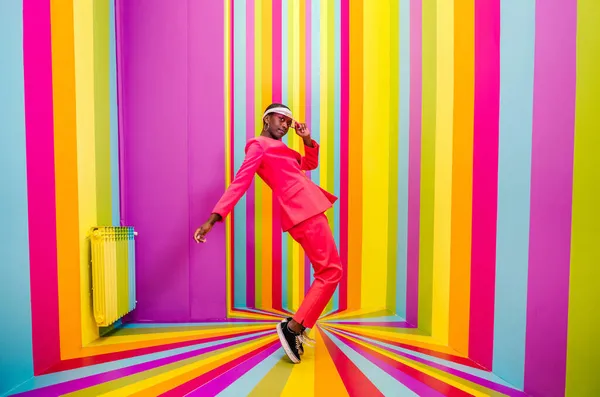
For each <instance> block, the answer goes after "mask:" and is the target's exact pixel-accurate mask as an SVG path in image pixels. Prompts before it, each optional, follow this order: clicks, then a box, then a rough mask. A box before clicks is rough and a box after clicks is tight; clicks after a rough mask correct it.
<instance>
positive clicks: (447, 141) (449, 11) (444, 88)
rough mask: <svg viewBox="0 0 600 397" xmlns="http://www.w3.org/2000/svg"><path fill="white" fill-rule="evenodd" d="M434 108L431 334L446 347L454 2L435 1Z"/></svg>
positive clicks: (450, 206)
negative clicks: (435, 60) (435, 64)
mask: <svg viewBox="0 0 600 397" xmlns="http://www.w3.org/2000/svg"><path fill="white" fill-rule="evenodd" d="M436 48H437V68H436V69H437V96H436V97H437V106H436V123H435V124H436V138H435V198H434V224H433V225H434V226H433V305H432V313H433V333H432V336H433V337H434V338H435V339H437V340H439V342H440V343H442V344H448V333H449V310H450V241H451V235H452V234H451V228H452V217H451V213H452V121H453V113H452V112H453V101H454V1H453V0H452V1H438V2H437V46H436Z"/></svg>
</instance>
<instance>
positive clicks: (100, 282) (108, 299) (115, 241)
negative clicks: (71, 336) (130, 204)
mask: <svg viewBox="0 0 600 397" xmlns="http://www.w3.org/2000/svg"><path fill="white" fill-rule="evenodd" d="M136 234H137V233H135V231H134V230H133V227H130V226H118V227H117V226H102V227H94V228H92V230H91V248H92V298H93V306H94V318H95V320H96V323H97V325H98V326H99V327H107V326H109V325H111V324H113V323H115V322H116V321H117V320H119V319H120V318H122V317H123V316H125V315H126V314H127V313H129V312H131V311H132V310H133V309H135V305H136V300H135V297H136V295H135V236H136Z"/></svg>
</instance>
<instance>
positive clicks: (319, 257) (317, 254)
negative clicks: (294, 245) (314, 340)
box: [289, 214, 342, 328]
mask: <svg viewBox="0 0 600 397" xmlns="http://www.w3.org/2000/svg"><path fill="white" fill-rule="evenodd" d="M289 233H290V235H291V236H292V238H293V239H294V240H296V241H297V242H298V243H299V244H300V245H301V246H302V248H303V249H304V252H306V255H307V256H308V259H310V262H311V263H312V266H313V269H314V271H315V281H314V282H313V283H312V285H311V286H310V289H309V290H308V293H307V294H306V296H305V297H304V300H303V301H302V303H301V304H300V307H299V308H298V311H297V312H296V314H295V315H294V317H293V318H294V320H296V321H297V322H298V323H300V324H302V325H303V326H304V327H306V328H312V327H313V326H314V325H315V323H316V322H317V320H318V319H319V317H320V316H321V313H323V310H325V307H326V306H327V303H328V302H329V299H331V296H332V295H333V293H334V292H335V288H336V287H337V285H338V283H339V282H340V280H341V279H342V262H341V261H340V255H339V254H338V251H337V247H336V245H335V240H334V239H333V234H332V233H331V229H330V228H329V223H328V222H327V217H326V216H325V214H320V215H316V216H313V217H312V218H310V219H307V220H306V221H304V222H301V223H299V224H298V225H296V226H294V227H293V228H291V229H290V230H289Z"/></svg>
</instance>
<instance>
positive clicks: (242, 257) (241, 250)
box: [233, 0, 247, 307]
mask: <svg viewBox="0 0 600 397" xmlns="http://www.w3.org/2000/svg"><path fill="white" fill-rule="evenodd" d="M233 13H234V14H233V18H234V24H233V51H234V52H233V53H234V59H233V61H234V65H233V78H234V86H233V89H234V93H233V97H234V98H233V106H234V108H233V111H234V115H233V133H234V153H233V163H234V168H235V171H236V172H237V170H238V169H239V168H240V167H241V166H242V163H243V161H244V157H245V153H244V149H245V147H246V4H245V2H244V1H241V0H236V1H235V4H234V7H233ZM233 216H234V219H235V221H234V223H235V227H234V231H233V233H234V244H233V252H234V255H235V258H234V299H233V302H234V306H235V307H245V306H246V279H247V277H246V195H244V196H243V197H242V198H241V199H240V201H239V203H238V204H237V205H236V206H235V208H234V209H233Z"/></svg>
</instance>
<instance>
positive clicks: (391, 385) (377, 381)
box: [325, 331, 417, 396]
mask: <svg viewBox="0 0 600 397" xmlns="http://www.w3.org/2000/svg"><path fill="white" fill-rule="evenodd" d="M325 332H326V333H327V335H328V336H329V337H330V338H331V340H332V341H333V343H335V344H336V346H337V347H339V348H340V350H341V351H342V352H343V353H344V354H345V355H346V356H348V358H349V359H350V361H352V362H353V363H354V365H356V366H357V367H358V369H359V370H360V372H362V373H363V374H364V375H365V376H366V377H367V378H368V379H369V380H370V381H371V382H372V383H373V385H375V387H376V388H377V389H379V391H380V392H381V393H382V394H383V395H384V396H416V395H417V394H415V393H414V392H413V391H412V390H410V389H409V388H408V387H406V386H404V385H403V384H401V383H400V382H398V381H397V380H396V379H395V378H393V377H392V376H391V375H390V374H388V373H387V372H385V371H384V370H382V369H381V368H379V367H378V366H377V365H375V364H373V363H372V362H371V361H369V360H367V359H366V358H365V357H363V356H362V355H361V354H359V353H357V352H356V351H355V350H354V349H352V348H351V347H350V346H348V345H346V344H344V343H343V342H342V341H341V340H340V339H339V338H338V337H337V336H335V335H334V334H332V333H331V332H329V331H325Z"/></svg>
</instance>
